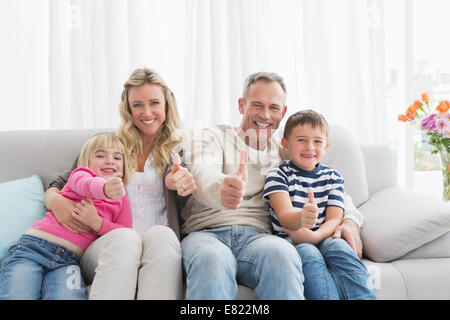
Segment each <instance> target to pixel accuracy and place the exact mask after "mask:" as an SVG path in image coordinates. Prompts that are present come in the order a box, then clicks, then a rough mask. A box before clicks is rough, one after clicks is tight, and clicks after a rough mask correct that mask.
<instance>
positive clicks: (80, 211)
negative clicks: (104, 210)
mask: <svg viewBox="0 0 450 320" xmlns="http://www.w3.org/2000/svg"><path fill="white" fill-rule="evenodd" d="M72 216H73V217H74V218H75V219H77V220H78V221H79V222H81V223H83V224H84V225H86V226H89V227H90V228H92V230H94V231H95V232H99V231H100V229H101V228H102V225H103V219H102V217H100V216H99V215H98V212H97V209H96V208H95V206H94V203H93V202H92V199H91V198H89V199H88V201H86V200H81V202H79V203H77V204H75V209H74V210H73V213H72Z"/></svg>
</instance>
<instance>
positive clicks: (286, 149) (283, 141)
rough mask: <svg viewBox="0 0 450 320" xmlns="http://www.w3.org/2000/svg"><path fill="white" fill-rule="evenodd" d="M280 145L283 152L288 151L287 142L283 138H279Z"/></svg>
mask: <svg viewBox="0 0 450 320" xmlns="http://www.w3.org/2000/svg"><path fill="white" fill-rule="evenodd" d="M281 145H282V146H283V150H284V152H289V143H288V141H287V140H286V139H285V138H282V139H281Z"/></svg>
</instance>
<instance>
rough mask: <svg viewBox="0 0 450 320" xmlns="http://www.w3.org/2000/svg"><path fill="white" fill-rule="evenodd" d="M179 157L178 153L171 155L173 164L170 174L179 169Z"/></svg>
mask: <svg viewBox="0 0 450 320" xmlns="http://www.w3.org/2000/svg"><path fill="white" fill-rule="evenodd" d="M180 165H181V158H180V155H179V154H178V153H175V155H174V156H173V166H172V174H175V172H177V171H178V170H179V169H180Z"/></svg>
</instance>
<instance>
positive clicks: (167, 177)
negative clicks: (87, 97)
mask: <svg viewBox="0 0 450 320" xmlns="http://www.w3.org/2000/svg"><path fill="white" fill-rule="evenodd" d="M120 116H121V119H122V123H121V126H120V128H119V130H118V132H117V135H118V136H119V138H120V139H121V140H122V141H123V143H124V145H125V149H126V153H127V155H128V156H129V158H130V162H131V165H132V167H133V168H134V170H135V172H134V174H133V176H132V178H131V180H130V182H129V184H128V185H127V186H126V190H127V194H128V198H129V200H130V205H131V211H132V216H133V228H132V229H117V230H113V231H111V232H109V233H108V234H107V235H105V236H103V237H101V238H100V239H98V240H96V241H94V242H93V243H92V244H91V245H90V246H89V247H88V248H87V249H86V251H85V253H84V255H83V257H82V259H81V268H82V271H83V274H84V277H85V280H86V282H87V283H88V284H89V283H90V282H92V285H91V288H90V293H89V299H134V298H137V299H180V298H181V294H182V265H181V247H180V228H179V221H178V205H177V203H181V202H182V201H181V200H182V197H186V196H188V195H190V194H191V193H192V192H194V191H195V189H196V186H195V181H194V179H193V177H192V175H191V174H190V173H189V171H188V170H187V169H186V168H184V167H182V166H181V164H180V157H179V155H178V150H181V149H182V148H181V146H182V143H183V138H184V134H183V132H184V131H183V129H182V125H181V121H180V118H179V115H178V110H177V104H176V100H175V96H174V95H173V93H172V91H171V90H170V89H169V87H168V86H167V85H166V83H165V81H164V80H163V79H162V78H161V76H160V75H159V74H157V73H156V72H154V71H153V70H150V69H146V68H145V69H137V70H135V71H134V72H133V73H132V74H131V75H130V77H129V79H128V80H127V81H126V82H125V84H124V90H123V92H122V96H121V103H120ZM172 162H173V163H172ZM68 174H69V173H66V174H64V175H61V176H59V177H58V178H57V179H56V180H55V181H54V182H52V183H51V184H50V188H49V189H48V190H47V192H46V194H45V201H46V204H47V207H48V208H49V209H50V208H51V210H52V211H53V213H54V215H55V217H56V219H57V220H58V222H59V223H60V224H62V225H63V226H65V227H67V228H69V229H72V230H74V231H77V232H89V231H90V229H89V228H87V227H86V226H84V225H82V224H80V223H79V221H77V220H75V219H73V218H72V211H73V208H74V204H73V203H71V202H70V201H67V199H64V198H63V197H61V196H60V195H59V194H58V191H59V190H60V189H61V188H62V187H63V185H64V184H65V182H66V180H67V179H66V177H67V176H68ZM119 190H120V186H118V187H117V190H112V191H111V193H113V192H118V191H119ZM177 198H179V199H177ZM177 200H178V201H177Z"/></svg>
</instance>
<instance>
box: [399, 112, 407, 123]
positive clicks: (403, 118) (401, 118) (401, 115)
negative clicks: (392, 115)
mask: <svg viewBox="0 0 450 320" xmlns="http://www.w3.org/2000/svg"><path fill="white" fill-rule="evenodd" d="M398 121H401V122H406V121H408V118H406V116H405V115H404V114H399V115H398Z"/></svg>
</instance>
